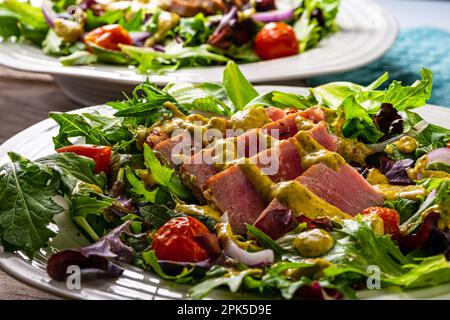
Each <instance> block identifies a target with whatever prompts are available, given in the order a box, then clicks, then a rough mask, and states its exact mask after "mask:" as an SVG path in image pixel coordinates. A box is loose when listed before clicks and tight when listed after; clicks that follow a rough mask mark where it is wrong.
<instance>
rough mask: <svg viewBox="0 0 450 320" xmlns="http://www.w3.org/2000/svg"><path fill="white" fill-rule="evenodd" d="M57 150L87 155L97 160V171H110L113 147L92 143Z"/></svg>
mask: <svg viewBox="0 0 450 320" xmlns="http://www.w3.org/2000/svg"><path fill="white" fill-rule="evenodd" d="M56 152H58V153H62V152H73V153H76V154H77V155H79V156H85V157H87V158H91V159H94V160H95V170H94V172H95V173H99V172H104V173H106V174H107V173H108V172H109V161H110V160H111V147H109V146H95V145H90V144H84V145H71V146H66V147H62V148H59V149H56Z"/></svg>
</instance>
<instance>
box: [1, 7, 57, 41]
mask: <svg viewBox="0 0 450 320" xmlns="http://www.w3.org/2000/svg"><path fill="white" fill-rule="evenodd" d="M0 13H1V14H0V30H1V31H0V32H1V34H0V36H2V37H5V38H7V37H9V36H18V35H19V33H18V32H17V28H18V29H19V31H20V36H22V37H23V38H24V39H26V40H28V41H31V42H33V43H35V44H37V45H41V43H42V41H43V40H44V39H45V37H46V36H47V32H48V30H49V26H48V25H47V22H46V21H45V18H44V15H43V14H42V11H41V8H39V7H35V6H33V5H32V4H30V3H29V2H21V1H17V0H5V1H4V2H2V3H0ZM14 18H16V21H15V23H16V26H17V28H14V27H13V26H12V24H13V23H14ZM4 19H5V20H4Z"/></svg>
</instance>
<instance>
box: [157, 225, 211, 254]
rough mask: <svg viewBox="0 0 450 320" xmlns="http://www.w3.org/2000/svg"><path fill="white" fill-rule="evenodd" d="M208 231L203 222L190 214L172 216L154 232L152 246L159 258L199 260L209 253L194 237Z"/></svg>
mask: <svg viewBox="0 0 450 320" xmlns="http://www.w3.org/2000/svg"><path fill="white" fill-rule="evenodd" d="M208 233H209V230H208V228H206V227H205V225H204V224H203V223H201V222H200V221H198V220H196V219H194V218H192V217H190V216H187V217H178V218H173V219H171V220H169V221H168V222H166V224H164V225H163V226H162V227H161V228H159V230H158V231H157V232H156V233H155V236H154V238H153V242H152V248H153V250H155V253H156V257H158V259H160V260H169V261H178V262H199V261H202V260H206V259H208V257H209V253H208V251H206V250H205V249H204V248H203V247H201V246H200V245H199V244H198V243H197V242H196V241H195V239H194V238H195V237H196V236H201V235H205V234H208Z"/></svg>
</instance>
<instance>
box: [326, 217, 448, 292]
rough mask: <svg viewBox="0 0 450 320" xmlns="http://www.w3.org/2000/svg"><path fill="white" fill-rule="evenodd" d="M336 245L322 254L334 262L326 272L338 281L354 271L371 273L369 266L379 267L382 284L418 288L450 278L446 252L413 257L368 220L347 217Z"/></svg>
mask: <svg viewBox="0 0 450 320" xmlns="http://www.w3.org/2000/svg"><path fill="white" fill-rule="evenodd" d="M342 224H343V225H342V229H341V230H338V231H336V232H337V234H338V239H337V240H336V244H335V247H334V248H333V249H332V250H331V251H330V252H329V253H328V254H326V255H325V256H324V257H323V258H324V259H326V260H329V261H330V262H332V263H333V265H332V266H330V267H328V268H326V269H325V270H324V273H325V275H326V276H328V277H333V278H335V279H336V280H335V282H339V281H341V280H343V281H347V280H348V278H346V277H348V276H350V275H351V274H355V275H360V276H362V277H369V276H371V275H372V274H371V273H370V272H369V266H377V267H378V268H379V270H380V275H381V279H380V281H381V284H382V285H383V286H392V285H398V286H402V287H404V288H416V287H422V286H428V285H437V284H440V283H444V282H448V281H450V264H449V263H448V262H447V261H446V259H445V257H444V256H443V255H437V256H433V257H428V258H426V259H421V260H415V261H410V260H409V259H408V258H406V257H405V256H404V255H403V254H402V253H401V251H400V249H399V248H398V246H397V245H396V244H395V243H394V242H393V241H392V240H391V238H390V237H389V236H385V235H383V236H379V235H376V234H375V233H374V232H373V230H372V229H371V227H370V226H369V224H368V222H364V221H362V220H361V219H358V218H357V219H356V220H344V221H343V222H342Z"/></svg>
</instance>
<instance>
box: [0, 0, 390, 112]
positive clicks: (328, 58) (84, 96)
mask: <svg viewBox="0 0 450 320" xmlns="http://www.w3.org/2000/svg"><path fill="white" fill-rule="evenodd" d="M339 10H340V11H339V14H338V17H337V23H338V25H339V27H340V29H341V30H340V31H339V32H337V33H334V34H332V35H330V36H329V37H328V38H326V39H324V40H323V41H322V42H321V43H320V44H319V46H318V47H317V48H315V49H312V50H310V51H307V52H305V53H303V54H301V55H296V56H292V57H287V58H281V59H275V60H271V61H262V62H257V63H249V64H242V65H241V66H240V67H241V69H242V71H243V73H244V74H245V76H246V77H247V79H249V80H250V81H251V82H253V83H261V82H266V83H267V82H273V81H286V80H293V79H300V78H308V77H313V76H318V75H323V74H328V73H336V72H342V71H346V70H351V69H354V68H357V67H360V66H363V65H366V64H368V63H370V62H371V61H373V60H375V59H376V58H378V57H380V56H381V55H382V54H383V53H385V52H386V50H388V49H389V48H390V47H391V46H392V43H393V42H394V39H395V37H396V35H397V31H398V27H397V23H396V21H395V20H394V18H393V17H392V16H391V15H390V14H389V13H388V12H386V11H385V10H384V9H382V8H381V7H380V6H379V5H377V4H376V3H375V2H374V1H373V0H341V6H340V9H339ZM0 64H3V65H5V66H7V67H10V68H13V69H18V70H23V71H31V72H40V73H49V74H52V75H55V76H56V79H57V81H58V82H59V83H60V85H61V86H62V87H63V90H64V91H65V92H66V93H67V94H68V95H69V97H71V98H72V99H74V100H76V101H77V102H79V103H82V104H84V105H93V104H98V103H100V102H99V101H101V102H102V103H103V102H104V101H105V99H104V98H106V99H110V98H113V96H112V95H111V94H112V92H120V91H117V90H116V88H114V84H120V85H121V86H122V88H120V89H124V87H123V86H124V85H125V84H128V85H135V84H138V83H140V82H142V81H143V80H144V79H145V78H146V76H144V75H139V74H136V72H135V70H133V69H131V68H128V67H124V66H112V65H92V66H80V67H64V66H62V65H61V64H60V63H59V62H58V61H57V59H56V58H54V57H51V56H47V55H45V54H44V53H43V52H42V51H41V50H40V49H39V48H37V47H33V46H31V45H26V44H19V43H12V42H5V43H0ZM223 68H224V67H223V66H216V67H203V68H189V69H181V70H177V71H174V72H169V73H167V74H164V75H152V76H150V80H151V81H153V82H155V83H158V84H166V83H168V82H180V81H181V82H194V83H196V82H205V81H210V82H220V81H221V80H222V74H223ZM75 78H78V79H75ZM103 91H105V92H103ZM107 94H109V96H108V95H107ZM99 95H102V96H101V97H99V99H97V100H94V99H95V97H96V96H99ZM102 98H103V100H101V99H102ZM95 102H98V103H95Z"/></svg>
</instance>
